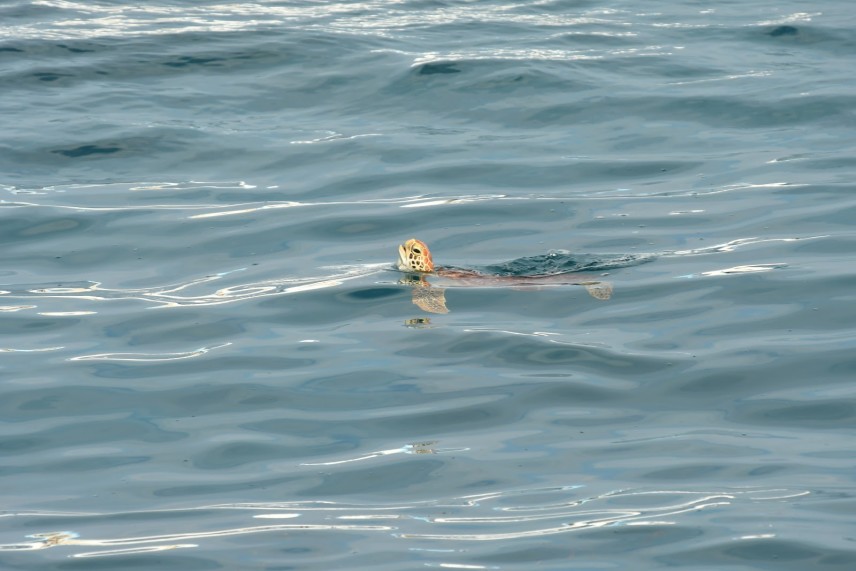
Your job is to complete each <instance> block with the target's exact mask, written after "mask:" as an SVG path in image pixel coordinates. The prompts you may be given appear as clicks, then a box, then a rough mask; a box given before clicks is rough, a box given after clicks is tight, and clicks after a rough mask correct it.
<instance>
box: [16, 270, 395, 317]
mask: <svg viewBox="0 0 856 571" xmlns="http://www.w3.org/2000/svg"><path fill="white" fill-rule="evenodd" d="M390 267H391V265H390V264H389V263H376V264H360V265H349V266H338V267H334V268H332V269H336V270H338V271H339V272H340V273H338V274H333V275H330V276H318V277H306V278H282V279H275V280H266V281H262V282H256V283H248V284H239V285H234V286H228V287H224V288H220V289H218V290H216V291H214V292H213V293H205V294H202V295H195V296H194V295H179V292H182V291H183V290H186V289H188V288H191V287H193V286H198V285H202V284H206V283H208V282H212V281H216V280H219V279H222V278H223V277H225V276H227V275H229V274H233V273H236V272H240V271H244V270H245V269H246V268H239V269H236V270H231V271H227V272H220V273H218V274H214V275H211V276H205V277H202V278H197V279H194V280H191V281H189V282H186V283H180V284H174V285H170V286H161V287H156V288H140V289H110V288H102V287H100V286H101V283H100V282H90V285H88V286H87V287H60V288H36V289H30V290H26V292H27V293H28V294H35V295H36V296H38V297H53V298H64V299H82V300H87V301H109V300H118V299H123V300H128V299H136V300H141V301H146V302H149V303H156V304H159V307H181V306H207V305H222V304H226V303H233V302H236V301H241V300H246V299H256V298H260V297H267V296H272V295H285V294H292V293H299V292H303V291H310V290H315V289H323V288H328V287H334V286H337V285H341V284H342V283H343V282H345V281H349V280H354V279H358V278H361V277H365V276H368V275H371V274H374V273H377V272H379V271H381V270H383V269H387V268H390ZM10 294H11V292H10ZM69 294H70V295H69ZM79 294H86V295H79ZM93 294H95V295H93ZM11 297H33V296H31V295H21V294H11ZM22 307H23V306H22ZM32 307H35V306H32Z"/></svg>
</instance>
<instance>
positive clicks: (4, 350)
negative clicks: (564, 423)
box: [0, 347, 65, 353]
mask: <svg viewBox="0 0 856 571" xmlns="http://www.w3.org/2000/svg"><path fill="white" fill-rule="evenodd" d="M60 349H65V347H44V348H42V349H12V348H10V347H0V353H42V352H44V351H59V350H60Z"/></svg>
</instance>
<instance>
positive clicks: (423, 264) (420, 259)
mask: <svg viewBox="0 0 856 571" xmlns="http://www.w3.org/2000/svg"><path fill="white" fill-rule="evenodd" d="M398 269H399V270H401V271H403V272H421V273H430V272H433V271H434V260H432V259H431V251H430V250H429V249H428V246H426V245H425V242H423V241H422V240H417V239H416V238H411V239H410V240H408V241H407V242H405V243H404V244H402V245H400V246H399V247H398Z"/></svg>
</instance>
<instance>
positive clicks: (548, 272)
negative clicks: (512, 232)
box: [397, 238, 612, 313]
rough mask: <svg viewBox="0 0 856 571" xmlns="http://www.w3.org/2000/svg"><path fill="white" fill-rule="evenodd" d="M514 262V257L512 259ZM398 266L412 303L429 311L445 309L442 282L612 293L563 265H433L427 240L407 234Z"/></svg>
mask: <svg viewBox="0 0 856 571" xmlns="http://www.w3.org/2000/svg"><path fill="white" fill-rule="evenodd" d="M549 256H550V255H548V256H541V257H537V258H521V260H535V259H544V260H546V259H548V258H549ZM515 262H516V261H515ZM515 262H509V263H508V264H506V265H505V266H504V268H513V267H514V263H515ZM397 266H398V269H399V270H401V271H403V272H407V273H408V274H410V275H409V276H408V278H405V280H403V282H404V283H407V284H408V285H411V286H413V303H414V304H416V305H418V306H419V308H420V309H422V310H423V311H427V312H429V313H448V312H449V309H448V308H447V307H446V295H445V288H443V287H442V285H444V284H447V285H456V286H481V287H497V286H511V287H531V286H538V285H558V284H564V285H581V286H585V288H586V290H587V291H588V292H589V294H591V296H592V297H594V298H597V299H604V300H605V299H609V298H610V297H611V296H612V285H610V284H609V283H608V282H603V281H592V280H586V281H583V280H582V276H580V275H573V274H570V273H568V270H564V269H563V267H555V266H554V267H552V268H550V267H545V268H542V269H541V270H540V271H539V270H537V269H536V270H535V273H529V274H523V275H514V274H510V273H508V272H502V273H499V272H490V271H480V270H477V269H470V268H456V267H451V266H435V265H434V259H433V258H432V257H431V251H430V250H429V249H428V246H427V244H425V242H423V241H422V240H417V239H416V238H411V239H409V240H407V241H406V242H405V243H404V244H401V245H400V246H398V263H397ZM427 276H435V277H437V278H439V279H438V280H435V282H436V283H435V284H431V283H429V282H428V280H427V279H426V277H427Z"/></svg>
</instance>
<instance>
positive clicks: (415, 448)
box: [299, 442, 469, 466]
mask: <svg viewBox="0 0 856 571" xmlns="http://www.w3.org/2000/svg"><path fill="white" fill-rule="evenodd" d="M432 444H434V442H420V443H418V444H407V445H406V446H402V447H401V448H390V449H388V450H378V451H377V452H370V453H368V454H365V455H363V456H359V457H357V458H348V459H346V460H332V461H330V462H301V463H300V464H299V466H335V465H337V464H350V463H351V462H361V461H363V460H371V459H373V458H380V457H382V456H389V455H391V454H436V453H437V452H438V450H435V449H434V448H431V445H432ZM467 450H469V448H444V449H443V450H441V452H449V451H454V452H464V451H467Z"/></svg>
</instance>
